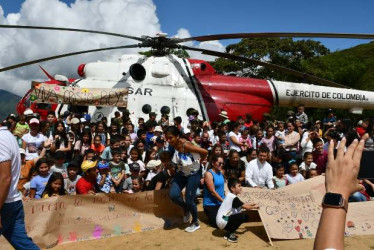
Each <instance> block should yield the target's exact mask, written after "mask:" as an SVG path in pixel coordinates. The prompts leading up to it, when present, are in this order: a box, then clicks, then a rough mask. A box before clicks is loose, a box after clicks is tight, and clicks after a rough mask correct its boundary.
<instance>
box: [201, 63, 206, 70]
mask: <svg viewBox="0 0 374 250" xmlns="http://www.w3.org/2000/svg"><path fill="white" fill-rule="evenodd" d="M200 69H201V70H202V71H204V70H206V64H205V63H202V64H200Z"/></svg>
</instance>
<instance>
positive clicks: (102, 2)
mask: <svg viewBox="0 0 374 250" xmlns="http://www.w3.org/2000/svg"><path fill="white" fill-rule="evenodd" d="M0 23H1V24H12V25H35V26H55V27H68V28H77V29H87V30H98V31H106V32H113V33H121V34H127V35H132V36H142V35H149V36H155V35H156V34H157V33H158V32H161V25H160V23H159V19H158V17H157V15H156V6H155V5H154V3H153V1H152V0H76V1H75V2H74V3H72V4H70V5H67V4H66V3H64V2H62V1H60V0H25V1H24V2H23V4H22V6H21V10H20V12H19V13H10V14H8V15H6V16H5V15H4V12H3V9H2V7H1V5H0ZM177 35H178V36H179V37H180V38H184V37H190V36H191V35H190V33H189V31H188V30H186V29H183V28H181V29H179V30H178V34H177ZM136 43H138V41H133V40H130V39H124V38H119V37H113V36H106V35H99V34H88V33H78V32H65V31H46V30H24V29H0V68H3V67H7V66H10V65H13V64H18V63H22V62H26V61H31V60H35V59H39V58H43V57H49V56H54V55H59V54H65V53H70V52H75V51H81V50H89V49H97V48H105V47H113V46H120V45H127V44H136ZM185 44H186V45H188V46H192V47H197V48H204V49H211V50H218V51H224V49H225V48H224V46H223V45H222V44H221V43H219V42H218V41H210V42H204V43H194V42H188V43H185ZM137 52H138V49H127V50H112V51H108V52H98V53H91V54H84V55H79V56H73V57H67V58H62V59H57V60H53V61H48V62H42V63H39V64H34V65H30V66H27V67H23V68H19V69H15V70H11V71H7V72H0V79H1V84H0V89H4V90H7V91H10V92H12V93H14V94H17V95H19V96H23V95H24V94H25V93H26V91H27V90H28V89H29V88H30V85H31V81H32V80H45V79H46V76H45V75H44V73H43V72H42V71H41V70H40V69H39V67H38V65H41V66H42V67H43V68H45V69H46V70H47V71H48V72H49V73H50V74H51V75H55V74H61V75H66V76H67V77H69V78H77V77H78V75H77V73H76V69H77V67H78V65H79V64H81V63H87V62H94V61H97V60H100V61H117V59H118V58H119V57H120V56H121V55H122V54H126V53H137ZM188 53H189V54H190V56H191V58H197V59H203V60H214V57H211V56H206V55H202V54H201V53H200V52H193V51H188Z"/></svg>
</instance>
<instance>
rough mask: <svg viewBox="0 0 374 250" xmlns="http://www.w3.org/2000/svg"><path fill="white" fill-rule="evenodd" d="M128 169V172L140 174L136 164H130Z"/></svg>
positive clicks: (138, 166)
mask: <svg viewBox="0 0 374 250" xmlns="http://www.w3.org/2000/svg"><path fill="white" fill-rule="evenodd" d="M129 167H130V171H134V172H140V165H139V164H138V163H136V162H133V163H130V164H129Z"/></svg>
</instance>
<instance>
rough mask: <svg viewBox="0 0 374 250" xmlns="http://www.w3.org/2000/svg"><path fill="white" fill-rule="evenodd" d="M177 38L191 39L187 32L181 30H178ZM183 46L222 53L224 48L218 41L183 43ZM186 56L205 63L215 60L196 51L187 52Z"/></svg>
mask: <svg viewBox="0 0 374 250" xmlns="http://www.w3.org/2000/svg"><path fill="white" fill-rule="evenodd" d="M176 36H177V37H179V38H188V37H191V34H190V32H189V31H188V30H186V29H184V28H181V29H179V30H178V32H177V34H176ZM183 45H186V46H190V47H195V48H200V49H208V50H215V51H220V52H224V51H225V46H223V45H222V44H221V43H220V42H219V41H208V42H202V43H197V42H196V43H195V42H192V41H191V42H185V43H183ZM187 52H188V54H189V55H190V57H191V58H193V59H201V60H206V61H213V60H214V59H215V58H217V57H214V56H208V55H204V54H201V53H200V52H198V51H190V50H188V51H187Z"/></svg>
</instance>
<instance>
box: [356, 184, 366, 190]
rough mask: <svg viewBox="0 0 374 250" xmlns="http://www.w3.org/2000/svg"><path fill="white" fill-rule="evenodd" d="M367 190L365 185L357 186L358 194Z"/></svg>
mask: <svg viewBox="0 0 374 250" xmlns="http://www.w3.org/2000/svg"><path fill="white" fill-rule="evenodd" d="M364 189H365V187H364V186H363V185H361V184H357V188H356V190H357V191H356V192H360V191H361V190H364Z"/></svg>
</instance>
